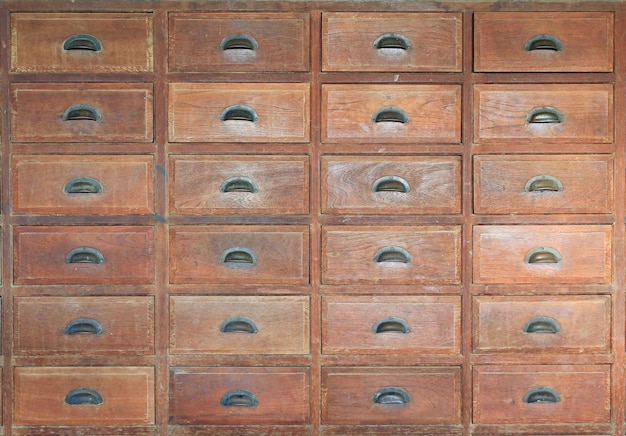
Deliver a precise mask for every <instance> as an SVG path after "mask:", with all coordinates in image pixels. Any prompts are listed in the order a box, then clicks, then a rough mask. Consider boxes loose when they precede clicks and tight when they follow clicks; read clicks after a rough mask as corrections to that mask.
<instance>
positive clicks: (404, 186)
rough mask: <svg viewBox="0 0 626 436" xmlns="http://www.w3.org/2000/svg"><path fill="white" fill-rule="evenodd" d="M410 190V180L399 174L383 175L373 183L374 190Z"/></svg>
mask: <svg viewBox="0 0 626 436" xmlns="http://www.w3.org/2000/svg"><path fill="white" fill-rule="evenodd" d="M410 190H411V185H409V182H407V181H406V180H404V179H403V178H402V177H397V176H385V177H381V178H380V179H378V180H376V181H375V182H374V184H373V185H372V191H374V192H402V193H405V194H406V193H407V192H409V191H410Z"/></svg>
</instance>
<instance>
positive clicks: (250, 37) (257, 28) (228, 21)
mask: <svg viewBox="0 0 626 436" xmlns="http://www.w3.org/2000/svg"><path fill="white" fill-rule="evenodd" d="M169 29H170V34H169V68H170V71H198V72H200V71H236V72H241V71H259V72H267V71H308V69H309V16H308V14H306V13H211V14H203V13H173V14H171V15H170V19H169Z"/></svg>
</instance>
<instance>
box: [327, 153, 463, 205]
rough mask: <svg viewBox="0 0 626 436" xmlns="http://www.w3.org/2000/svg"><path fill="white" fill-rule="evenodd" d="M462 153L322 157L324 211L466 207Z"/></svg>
mask: <svg viewBox="0 0 626 436" xmlns="http://www.w3.org/2000/svg"><path fill="white" fill-rule="evenodd" d="M460 191H461V159H460V158H459V157H457V156H450V157H447V156H442V157H427V156H403V157H396V156H385V157H377V156H367V157H353V156H350V157H345V156H323V157H322V210H323V212H324V213H328V214H350V215H355V214H429V213H445V214H449V213H460V212H461V192H460Z"/></svg>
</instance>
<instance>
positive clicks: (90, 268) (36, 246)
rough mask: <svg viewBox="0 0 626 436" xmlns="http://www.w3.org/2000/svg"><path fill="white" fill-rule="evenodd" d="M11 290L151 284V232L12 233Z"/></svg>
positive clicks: (75, 229)
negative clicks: (17, 286) (13, 286)
mask: <svg viewBox="0 0 626 436" xmlns="http://www.w3.org/2000/svg"><path fill="white" fill-rule="evenodd" d="M13 233H14V267H13V270H14V281H15V283H16V284H107V285H119V284H150V283H154V229H153V228H152V227H144V226H113V227H108V226H51V227H49V226H41V227H39V226H23V227H21V226H20V227H15V229H14V231H13Z"/></svg>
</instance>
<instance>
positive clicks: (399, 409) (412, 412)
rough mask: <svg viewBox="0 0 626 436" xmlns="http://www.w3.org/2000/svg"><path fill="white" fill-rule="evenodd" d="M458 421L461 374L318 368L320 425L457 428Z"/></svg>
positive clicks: (452, 371) (452, 370)
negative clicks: (320, 407) (320, 408)
mask: <svg viewBox="0 0 626 436" xmlns="http://www.w3.org/2000/svg"><path fill="white" fill-rule="evenodd" d="M460 419H461V371H460V369H459V368H456V367H445V368H428V367H423V368H419V369H418V368H400V367H398V368H358V367H357V368H353V367H351V368H341V367H337V368H333V367H324V368H322V423H323V424H379V425H381V424H382V425H389V424H395V425H413V424H444V423H445V424H456V423H460Z"/></svg>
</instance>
